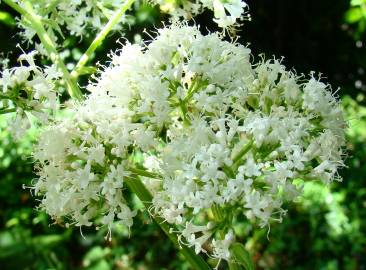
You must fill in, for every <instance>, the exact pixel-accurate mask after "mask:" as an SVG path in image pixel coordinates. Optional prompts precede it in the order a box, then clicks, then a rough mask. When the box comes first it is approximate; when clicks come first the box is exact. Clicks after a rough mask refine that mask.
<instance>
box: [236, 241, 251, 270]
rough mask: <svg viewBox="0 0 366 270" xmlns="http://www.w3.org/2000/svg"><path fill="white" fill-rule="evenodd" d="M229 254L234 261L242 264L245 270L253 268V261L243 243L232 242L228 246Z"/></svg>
mask: <svg viewBox="0 0 366 270" xmlns="http://www.w3.org/2000/svg"><path fill="white" fill-rule="evenodd" d="M230 251H231V255H232V256H233V258H234V261H236V262H237V263H239V264H241V265H242V266H244V269H246V270H254V269H255V268H254V263H253V261H252V258H251V257H250V254H249V252H248V251H247V250H246V249H245V247H244V245H243V244H240V243H234V244H232V245H231V247H230Z"/></svg>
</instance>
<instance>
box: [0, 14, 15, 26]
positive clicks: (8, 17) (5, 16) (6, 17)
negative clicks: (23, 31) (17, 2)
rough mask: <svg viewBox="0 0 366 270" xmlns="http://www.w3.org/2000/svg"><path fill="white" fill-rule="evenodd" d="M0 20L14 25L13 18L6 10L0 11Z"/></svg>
mask: <svg viewBox="0 0 366 270" xmlns="http://www.w3.org/2000/svg"><path fill="white" fill-rule="evenodd" d="M0 22H2V23H4V24H6V25H9V26H14V25H15V20H14V18H13V17H12V16H11V15H10V14H9V13H8V12H5V11H0Z"/></svg>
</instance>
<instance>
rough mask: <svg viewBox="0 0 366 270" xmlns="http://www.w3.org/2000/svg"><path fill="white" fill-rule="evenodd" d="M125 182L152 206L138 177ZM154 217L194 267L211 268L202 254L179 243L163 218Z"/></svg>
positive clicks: (202, 269) (207, 269)
mask: <svg viewBox="0 0 366 270" xmlns="http://www.w3.org/2000/svg"><path fill="white" fill-rule="evenodd" d="M125 183H126V185H127V186H128V188H129V189H130V190H131V191H132V192H133V193H135V194H136V195H137V197H138V198H139V199H140V200H141V202H142V203H143V204H144V205H145V208H146V209H149V208H150V207H151V206H152V202H151V201H152V195H151V193H150V192H149V191H148V190H147V188H146V187H145V186H144V184H143V183H142V182H141V180H140V179H139V178H138V177H125ZM153 219H154V221H155V222H156V223H157V224H158V225H159V226H160V228H161V229H162V230H163V231H164V233H165V234H166V235H167V236H168V237H169V239H170V240H171V241H172V242H173V244H174V245H175V246H176V247H177V248H180V251H181V252H182V254H183V255H184V257H185V258H186V259H187V260H188V262H189V263H190V264H191V266H192V267H193V269H196V270H211V268H210V266H209V265H208V264H207V263H206V262H205V261H204V260H203V258H202V257H201V256H199V255H197V254H196V253H195V252H194V251H193V250H192V249H191V248H189V247H187V246H185V245H180V244H179V241H178V237H177V235H176V234H175V233H172V232H171V230H170V229H171V228H170V226H169V225H168V224H167V223H166V222H165V221H164V220H163V219H162V218H160V217H158V216H153Z"/></svg>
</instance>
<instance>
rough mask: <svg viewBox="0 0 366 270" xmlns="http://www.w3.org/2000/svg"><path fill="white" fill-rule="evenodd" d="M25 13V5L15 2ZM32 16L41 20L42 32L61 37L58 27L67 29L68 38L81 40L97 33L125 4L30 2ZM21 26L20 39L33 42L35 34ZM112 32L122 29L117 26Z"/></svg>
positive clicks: (120, 0) (111, 0)
mask: <svg viewBox="0 0 366 270" xmlns="http://www.w3.org/2000/svg"><path fill="white" fill-rule="evenodd" d="M16 2H18V4H19V5H20V6H22V7H24V8H25V9H27V7H26V6H25V2H26V1H23V0H17V1H16ZM27 2H28V3H30V4H31V6H32V8H33V9H34V11H35V13H36V14H37V15H38V16H40V17H41V19H42V22H43V23H44V25H45V28H46V29H48V28H50V29H53V30H55V31H57V32H59V33H62V30H61V28H60V27H66V29H67V30H68V31H69V32H70V34H71V35H75V36H80V37H81V36H84V35H88V33H91V32H95V31H99V30H100V29H102V28H103V26H104V25H105V24H106V22H107V21H108V19H109V18H110V17H111V16H112V15H113V13H114V12H115V11H116V10H117V9H118V8H120V7H121V6H122V5H123V4H124V2H125V1H124V0H102V1H100V0H56V1H49V0H30V1H27ZM20 26H21V27H22V28H24V33H23V36H24V37H25V38H26V40H32V38H33V36H34V35H35V34H36V32H35V30H34V29H33V28H32V25H30V24H29V23H28V22H27V19H26V18H22V19H21V21H20ZM115 29H116V30H118V29H121V26H120V25H116V26H115Z"/></svg>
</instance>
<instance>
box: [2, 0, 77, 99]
mask: <svg viewBox="0 0 366 270" xmlns="http://www.w3.org/2000/svg"><path fill="white" fill-rule="evenodd" d="M3 1H4V3H5V4H7V5H8V6H9V7H11V8H13V9H14V10H15V11H17V12H18V13H20V14H21V15H22V16H23V17H24V18H26V19H27V20H28V21H29V23H30V24H31V25H32V28H33V29H34V30H35V31H36V33H37V35H38V37H39V39H40V40H41V43H42V45H43V46H44V48H45V49H46V51H47V53H48V54H49V57H50V58H51V61H52V62H53V63H54V64H55V65H56V66H57V67H58V69H59V70H60V71H61V72H62V75H63V79H64V81H65V82H66V85H67V91H68V93H69V94H70V96H71V97H72V98H74V99H78V100H82V99H83V95H82V93H81V91H80V89H79V86H78V85H77V83H76V81H75V79H73V78H72V77H71V75H70V73H69V71H68V70H67V68H66V66H65V64H64V62H63V61H62V59H61V57H60V55H59V54H58V52H57V49H56V45H55V44H54V42H53V40H52V38H51V37H50V36H49V35H48V34H47V32H46V29H45V28H44V27H43V23H42V18H41V17H39V16H38V15H37V14H35V12H34V10H33V8H32V4H31V3H29V2H28V1H25V2H24V5H25V8H23V7H21V6H20V5H18V4H17V3H15V2H13V1H12V0H3Z"/></svg>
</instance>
